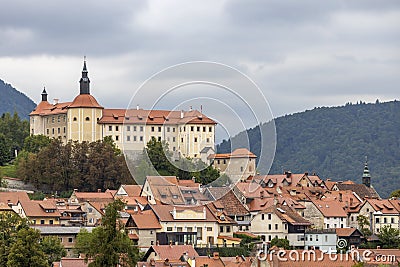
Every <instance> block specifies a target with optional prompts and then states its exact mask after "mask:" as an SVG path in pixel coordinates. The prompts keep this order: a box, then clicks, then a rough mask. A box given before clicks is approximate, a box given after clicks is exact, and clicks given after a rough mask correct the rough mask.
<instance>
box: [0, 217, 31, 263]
mask: <svg viewBox="0 0 400 267" xmlns="http://www.w3.org/2000/svg"><path fill="white" fill-rule="evenodd" d="M21 229H28V222H27V220H26V219H22V218H21V217H20V216H18V215H17V214H16V213H14V212H5V213H0V266H6V264H7V260H8V255H9V253H10V248H11V245H12V244H14V243H15V242H16V239H17V233H18V232H19V231H20V230H21Z"/></svg>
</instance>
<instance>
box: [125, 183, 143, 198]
mask: <svg viewBox="0 0 400 267" xmlns="http://www.w3.org/2000/svg"><path fill="white" fill-rule="evenodd" d="M122 188H123V189H124V190H125V192H126V193H127V194H128V196H129V197H138V196H140V192H141V191H142V186H141V185H137V184H134V185H128V184H125V185H122Z"/></svg>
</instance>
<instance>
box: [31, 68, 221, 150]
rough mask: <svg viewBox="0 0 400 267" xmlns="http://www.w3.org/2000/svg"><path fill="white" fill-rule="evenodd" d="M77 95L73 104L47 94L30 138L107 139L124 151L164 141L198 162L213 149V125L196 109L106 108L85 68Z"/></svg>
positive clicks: (37, 110)
mask: <svg viewBox="0 0 400 267" xmlns="http://www.w3.org/2000/svg"><path fill="white" fill-rule="evenodd" d="M79 84H80V92H79V95H77V96H76V97H75V99H74V100H73V101H72V102H64V103H58V102H56V103H54V104H51V103H49V102H48V100H47V92H46V89H43V92H42V101H41V102H40V103H39V104H38V105H37V107H36V108H35V109H34V110H33V111H32V112H31V113H30V115H29V116H30V133H31V134H32V135H36V134H43V135H46V136H48V137H50V138H60V139H61V140H62V141H63V142H64V143H66V142H67V141H69V140H72V141H78V142H83V141H89V142H93V141H97V140H102V139H103V138H104V137H106V136H111V137H112V139H113V140H114V141H115V143H116V145H117V146H118V147H119V148H122V149H124V150H125V151H142V150H143V148H144V147H145V146H146V144H147V142H148V141H149V140H151V138H152V137H154V138H156V140H158V141H162V140H164V141H166V142H167V143H168V144H169V149H170V150H172V151H175V153H179V154H180V155H181V156H183V157H191V158H200V151H201V150H202V149H203V148H205V147H214V143H215V126H216V122H215V121H214V120H212V119H210V118H208V117H206V116H205V115H203V114H202V113H201V112H199V111H197V110H192V109H190V110H188V111H183V110H182V111H170V110H143V109H139V108H137V109H107V108H104V107H103V106H101V105H100V104H99V103H98V102H97V100H96V98H95V97H94V96H92V95H91V94H90V79H89V76H88V70H87V67H86V60H85V61H84V64H83V70H82V77H81V79H80V81H79Z"/></svg>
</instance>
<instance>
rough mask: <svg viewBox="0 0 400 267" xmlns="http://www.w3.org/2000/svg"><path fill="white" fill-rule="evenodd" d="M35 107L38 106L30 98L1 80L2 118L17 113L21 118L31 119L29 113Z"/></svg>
mask: <svg viewBox="0 0 400 267" xmlns="http://www.w3.org/2000/svg"><path fill="white" fill-rule="evenodd" d="M35 107H36V104H35V103H34V102H33V101H32V100H31V99H30V98H29V97H27V96H26V95H25V94H23V93H21V92H19V91H18V90H17V89H15V88H14V87H12V86H11V85H10V84H7V83H5V82H4V81H3V80H1V79H0V116H1V115H2V114H4V113H6V112H9V113H10V114H13V113H14V111H16V112H18V115H19V116H20V117H21V118H23V119H29V113H30V112H31V111H32V110H33V109H34V108H35Z"/></svg>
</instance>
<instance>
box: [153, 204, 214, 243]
mask: <svg viewBox="0 0 400 267" xmlns="http://www.w3.org/2000/svg"><path fill="white" fill-rule="evenodd" d="M151 209H152V210H153V211H154V214H155V215H156V217H157V218H158V220H159V222H160V224H161V229H160V230H159V231H157V240H158V241H159V242H160V244H161V245H163V244H164V245H166V244H192V245H196V246H207V245H214V244H216V242H217V237H218V234H219V228H218V227H219V225H218V221H217V219H216V218H215V217H214V215H213V214H212V212H211V211H210V210H209V209H208V208H207V207H206V206H186V207H183V206H172V205H151Z"/></svg>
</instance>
